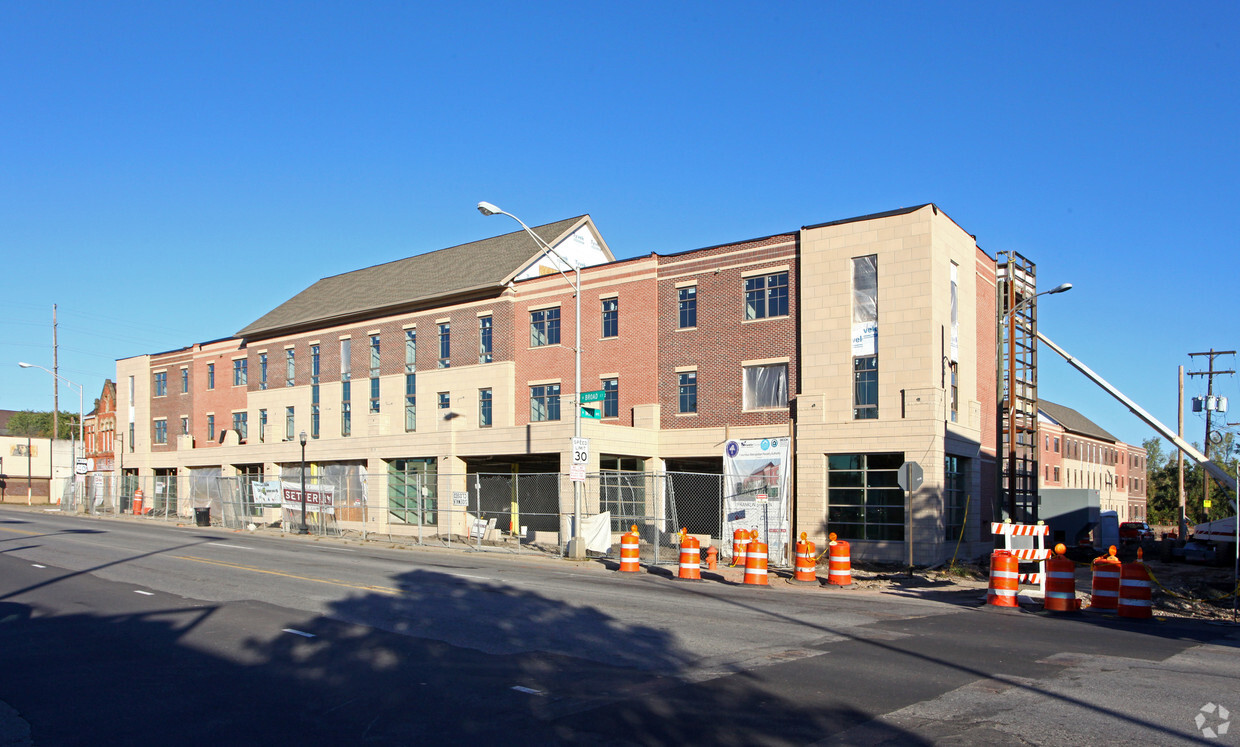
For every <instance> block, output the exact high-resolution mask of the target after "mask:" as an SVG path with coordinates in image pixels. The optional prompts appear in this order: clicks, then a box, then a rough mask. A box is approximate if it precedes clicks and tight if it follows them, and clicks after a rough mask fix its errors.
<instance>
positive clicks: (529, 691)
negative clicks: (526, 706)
mask: <svg viewBox="0 0 1240 747" xmlns="http://www.w3.org/2000/svg"><path fill="white" fill-rule="evenodd" d="M512 689H513V690H516V691H517V692H519V693H526V694H527V695H542V691H541V690H532V689H530V688H528V687H521V686H520V685H513V686H512Z"/></svg>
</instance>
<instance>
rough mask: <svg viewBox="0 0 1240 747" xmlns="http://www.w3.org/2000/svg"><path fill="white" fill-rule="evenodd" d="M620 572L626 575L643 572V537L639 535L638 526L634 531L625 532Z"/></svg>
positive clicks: (622, 539) (635, 526)
mask: <svg viewBox="0 0 1240 747" xmlns="http://www.w3.org/2000/svg"><path fill="white" fill-rule="evenodd" d="M620 570H621V571H623V572H624V573H637V572H638V571H640V570H641V537H640V536H639V535H638V534H637V525H636V524H634V525H633V529H632V531H629V532H625V533H624V535H623V536H622V537H621V538H620Z"/></svg>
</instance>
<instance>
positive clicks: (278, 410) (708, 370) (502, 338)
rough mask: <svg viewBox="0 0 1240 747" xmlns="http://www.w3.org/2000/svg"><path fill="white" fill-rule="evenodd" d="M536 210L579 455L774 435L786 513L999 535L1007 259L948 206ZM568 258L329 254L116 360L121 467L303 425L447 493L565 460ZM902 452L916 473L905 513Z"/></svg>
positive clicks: (294, 455) (926, 556) (317, 445)
mask: <svg viewBox="0 0 1240 747" xmlns="http://www.w3.org/2000/svg"><path fill="white" fill-rule="evenodd" d="M533 230H534V231H535V232H536V233H537V234H538V235H539V236H540V237H542V238H543V239H544V240H545V241H546V242H547V243H548V244H550V246H552V247H553V248H555V249H556V251H557V252H559V253H560V254H561V255H563V256H564V257H566V259H567V260H568V261H569V262H572V263H577V264H580V265H581V268H582V269H581V273H580V286H581V287H580V294H581V298H580V302H581V317H582V318H581V320H580V323H581V325H582V327H581V340H582V346H581V347H582V355H581V389H582V390H583V391H591V390H602V391H604V392H605V393H606V397H605V400H604V402H603V408H602V413H601V415H602V417H601V418H600V419H598V420H594V419H587V420H584V421H583V424H582V428H583V435H584V436H586V437H588V438H589V439H590V443H591V446H590V463H589V471H590V472H597V471H599V470H626V471H627V470H631V471H638V472H643V473H665V472H669V471H670V472H678V471H684V472H710V473H715V474H719V473H722V471H723V465H724V450H725V445H728V444H731V443H734V442H738V441H748V440H755V441H758V440H762V441H763V442H764V443H765V442H766V440H770V441H771V443H779V441H778V440H779V439H783V443H789V442H790V443H791V444H792V447H791V452H790V453H791V457H790V459H791V464H792V499H791V500H792V502H791V506H790V509H791V521H790V527H789V528H790V530H791V532H792V536H798V535H799V534H800V533H801V532H806V533H807V534H808V535H809V536H810V538H811V539H813V540H815V541H816V542H818V543H819V545H820V546H821V545H822V543H823V542H825V539H826V535H827V533H828V532H836V533H837V534H839V536H840V537H841V538H844V539H849V540H850V541H852V543H853V550H852V552H853V554H854V555H855V556H856V557H858V558H859V559H877V560H903V559H905V558H906V557H908V547H907V545H906V544H905V540H906V539H909V538H911V539H912V541H913V557H914V560H915V562H917V563H933V562H939V561H941V560H943V559H944V558H946V557H950V556H951V554H952V552H953V551H954V550H955V549H956V543H957V540H962V543H961V545H960V553H961V556H962V557H967V556H969V555H976V554H980V553H981V552H985V551H986V549H987V548H989V547H990V541H991V538H990V535H989V532H988V522H989V521H990V520H991V518H992V506H993V498H994V495H993V494H994V485H995V473H994V444H995V442H996V425H995V415H994V412H995V406H994V401H995V392H994V386H995V359H994V355H995V353H994V351H995V344H996V337H995V335H996V311H995V303H996V301H995V299H996V285H995V284H996V261H995V259H994V258H992V257H990V256H988V255H987V254H986V253H985V252H983V251H982V250H981V249H980V248H979V247H978V246H977V244H976V242H975V240H974V238H973V237H972V236H970V235H969V234H968V233H967V232H965V231H964V230H963V229H961V228H960V227H959V226H958V225H957V224H956V223H955V222H954V221H952V220H951V219H950V218H949V217H947V216H946V215H945V214H944V213H943V212H942V211H941V210H939V209H938V208H937V207H936V206H934V205H932V204H927V205H921V206H918V207H913V208H906V209H901V210H895V211H891V212H887V213H880V214H874V215H868V216H862V217H858V218H852V219H847V220H840V221H833V222H829V223H822V224H817V225H810V226H804V227H801V228H799V229H796V230H790V231H787V232H784V233H779V234H776V235H772V236H767V237H763V238H757V239H752V240H746V241H740V242H736V243H730V244H725V245H720V246H712V247H707V248H702V249H696V250H692V251H686V252H681V253H676V254H666V255H660V254H655V253H651V254H648V255H644V256H639V257H634V258H632V259H625V260H616V259H615V258H614V256H613V255H612V253H611V250H610V249H609V248H608V246H607V244H606V242H605V241H604V239H603V237H602V235H601V234H600V233H599V231H598V229H597V228H596V226H595V225H594V223H593V221H592V220H591V219H590V217H589V216H580V217H576V218H570V219H567V220H562V221H559V222H555V223H550V224H547V225H543V226H538V227H536V228H534V229H533ZM561 269H562V268H559V267H557V266H556V264H555V263H554V260H553V259H552V258H551V257H550V256H549V255H545V254H544V253H543V252H542V251H541V250H540V248H539V247H538V246H537V245H536V244H535V242H534V241H533V240H532V239H531V238H530V237H529V236H528V235H527V234H526V233H525V232H524V231H517V232H514V233H509V234H505V235H502V236H497V237H494V238H489V239H484V240H481V241H476V242H471V243H468V244H464V245H460V246H456V247H450V248H447V249H441V250H438V251H433V252H428V253H425V254H421V255H418V256H414V257H410V258H407V259H401V260H397V261H394V262H390V263H387V264H383V265H378V266H375V267H369V268H364V269H360V270H356V271H353V272H348V273H344V274H341V275H337V276H333V277H328V278H323V279H321V280H319V281H318V282H316V283H314V284H313V285H311V286H310V287H308V288H306V289H305V290H304V291H302V292H301V293H299V294H297V295H296V296H294V297H293V298H291V299H289V300H288V301H286V302H285V303H283V304H281V305H279V306H278V307H276V308H275V309H273V310H271V311H270V312H268V313H266V314H265V315H263V316H261V317H260V318H258V319H257V320H256V321H255V322H253V323H252V324H250V325H248V326H247V327H245V328H244V329H242V330H240V331H239V332H238V333H237V334H236V335H235V336H232V337H228V338H226V339H221V340H216V341H213V342H209V343H202V344H196V345H192V346H189V347H186V348H184V349H180V350H175V351H169V352H164V353H157V354H151V355H142V356H137V357H133V358H127V359H123V360H121V361H119V362H118V364H117V382H118V385H119V386H118V387H117V407H116V412H117V419H118V425H117V429H118V432H120V433H122V434H126V440H125V441H124V443H123V444H117V446H118V447H119V449H121V450H123V451H124V452H125V453H124V471H125V472H126V473H127V474H129V475H132V476H141V477H143V478H146V477H159V478H164V479H168V480H175V479H176V478H178V477H184V476H187V475H191V476H192V475H206V476H210V475H221V476H236V475H240V476H246V477H252V478H255V479H270V478H272V477H277V478H278V476H280V475H290V474H293V473H294V470H297V469H298V468H299V467H298V458H299V448H300V447H299V444H298V440H299V439H298V436H299V434H300V433H302V432H303V431H304V432H306V433H307V435H308V444H307V446H306V459H307V461H308V462H310V463H312V464H313V465H314V466H313V469H314V470H316V471H317V470H322V471H324V472H330V471H331V470H337V471H342V470H344V471H349V470H351V474H355V475H358V476H360V477H359V479H360V480H362V481H363V482H365V481H366V480H370V479H373V478H374V477H375V476H379V475H383V476H387V477H388V478H392V477H394V476H402V475H403V476H408V475H410V474H420V475H433V476H437V478H436V480H437V483H438V487H437V491H438V493H437V494H438V495H440V496H444V495H447V494H448V491H467V490H470V489H471V482H470V480H469V479H468V477H467V476H469V475H472V474H477V473H482V472H490V471H500V472H505V473H507V472H510V471H511V472H521V473H527V472H528V473H540V472H553V473H567V472H568V471H569V466H570V463H571V458H572V457H571V451H570V437H571V436H572V435H573V413H574V411H573V407H574V406H575V404H574V403H573V402H572V394H573V390H574V386H575V381H574V350H573V340H574V334H575V331H576V330H575V325H577V324H578V321H579V320H578V319H576V318H575V315H574V298H573V289H572V285H571V282H570V281H572V279H573V277H574V275H573V272H572V270H569V271H568V273H567V275H566V274H564V273H562V272H561V271H560V270H561ZM905 461H916V462H917V463H918V464H920V465H921V467H922V468H923V470H924V475H925V478H924V484H923V485H922V487H921V488H920V489H919V490H917V491H915V492H914V493H913V494H912V497H911V513H909V512H907V511H906V508H905V499H906V496H905V495H904V492H903V491H901V490H900V488H899V487H898V486H897V485H896V480H895V477H896V470H897V469H898V467H899V466H900V465H901V464H902V463H903V462H905ZM316 473H317V472H316ZM397 482H399V481H397V480H394V479H389V480H388V481H386V482H383V483H381V485H383V486H388V487H380V488H378V490H382V491H394V490H396V488H394V487H390V486H393V485H396V484H397ZM375 492H376V488H375V487H374V486H373V485H372V487H371V488H370V492H369V493H367V496H368V497H367V500H369V501H372V502H373V501H376V500H379V501H382V500H384V496H382V495H378V496H377V495H375ZM386 497H387V498H388V499H390V500H391V501H392V504H391V505H392V506H394V507H395V506H396V505H397V504H398V503H399V500H400V499H401V496H398V495H396V494H395V493H393V492H388V493H387V496H386ZM569 500H571V499H569ZM402 505H403V504H402ZM561 505H562V506H563V505H564V504H563V502H562V503H561ZM587 509H588V510H590V511H593V510H598V509H599V506H598V505H597V503H596V504H594V505H589V506H587ZM966 517H967V518H966ZM401 520H402V519H401V516H400V512H399V511H396V510H395V509H393V511H391V512H390V513H388V514H387V515H385V516H384V517H383V518H382V521H385V522H393V521H396V522H399V521H401ZM451 520H452V519H451V518H450V517H449V516H447V514H446V513H445V514H441V515H440V516H439V517H437V518H435V519H434V520H433V521H434V522H439V523H441V524H442V523H443V522H448V521H451ZM440 528H441V529H443V530H445V531H447V530H450V529H453V528H452V527H446V526H441V527H440ZM703 531H705V532H707V533H712V532H713V533H718V532H720V527H719V525H718V523H717V522H716V525H715V526H714V527H713V528H711V529H706V530H703ZM910 532H911V534H910ZM728 536H729V537H730V534H729V535H728ZM715 539H716V540H719V539H722V538H721V537H715Z"/></svg>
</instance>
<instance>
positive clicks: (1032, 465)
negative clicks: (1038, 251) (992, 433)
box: [995, 252, 1040, 524]
mask: <svg viewBox="0 0 1240 747" xmlns="http://www.w3.org/2000/svg"><path fill="white" fill-rule="evenodd" d="M997 269H998V274H997V279H998V291H999V293H998V303H997V304H996V311H997V313H996V320H995V323H996V334H995V339H996V341H997V343H996V345H997V348H996V349H997V356H996V369H997V370H996V373H997V377H996V378H997V384H996V387H995V391H996V399H997V401H998V428H997V431H998V432H997V439H996V440H997V442H998V443H997V444H996V447H997V448H996V454H998V455H999V464H998V465H997V469H996V476H997V482H998V490H997V491H996V502H997V503H998V505H997V506H995V511H996V513H995V515H996V516H1005V517H1006V518H1008V519H1011V520H1012V521H1013V522H1016V523H1028V524H1032V523H1035V522H1036V521H1037V520H1038V470H1039V469H1040V467H1039V459H1038V456H1039V455H1038V305H1037V301H1036V300H1035V299H1036V296H1037V266H1036V265H1035V264H1034V263H1033V262H1031V261H1030V260H1028V259H1027V258H1025V257H1024V256H1022V255H1021V254H1019V253H1018V252H999V254H998V267H997Z"/></svg>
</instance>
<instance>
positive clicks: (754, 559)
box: [745, 537, 770, 586]
mask: <svg viewBox="0 0 1240 747" xmlns="http://www.w3.org/2000/svg"><path fill="white" fill-rule="evenodd" d="M766 551H767V547H766V543H765V542H763V541H762V540H760V539H758V538H757V537H754V538H753V539H751V540H750V541H749V550H748V552H746V553H745V583H747V584H753V585H756V586H769V585H770V581H769V580H768V579H767V577H766V560H767V559H766Z"/></svg>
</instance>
